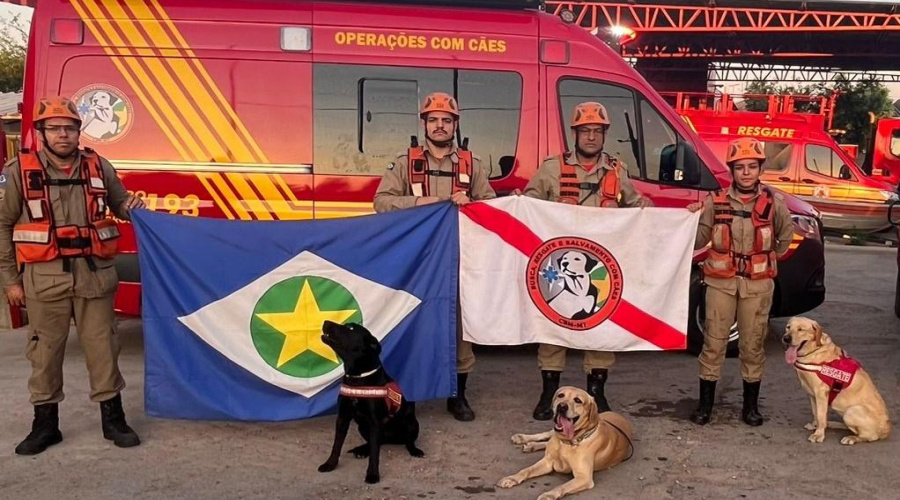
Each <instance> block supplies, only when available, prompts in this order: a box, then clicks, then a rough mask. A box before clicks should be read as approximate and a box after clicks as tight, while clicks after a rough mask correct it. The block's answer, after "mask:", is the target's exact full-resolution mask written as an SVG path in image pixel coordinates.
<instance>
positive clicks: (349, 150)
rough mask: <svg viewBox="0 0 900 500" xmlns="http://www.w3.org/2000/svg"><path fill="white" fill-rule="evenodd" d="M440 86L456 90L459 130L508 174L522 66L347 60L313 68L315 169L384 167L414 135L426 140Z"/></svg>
mask: <svg viewBox="0 0 900 500" xmlns="http://www.w3.org/2000/svg"><path fill="white" fill-rule="evenodd" d="M436 91H440V92H447V93H449V94H454V93H455V96H456V98H457V100H458V101H459V105H460V112H461V115H462V116H461V122H460V128H459V131H460V134H461V135H460V137H468V138H469V148H470V149H471V150H472V151H473V152H474V153H475V154H476V155H478V156H479V157H480V158H481V159H482V164H483V165H484V167H485V169H487V170H489V171H490V174H491V177H492V178H497V177H501V176H502V175H505V174H507V173H509V171H510V170H511V169H512V165H513V164H514V163H515V154H516V144H517V141H518V136H519V120H520V115H521V109H522V105H521V101H522V79H521V76H520V75H518V74H517V73H512V72H499V71H475V70H452V69H435V68H409V67H394V66H362V65H344V64H341V65H337V64H316V65H315V66H314V69H313V99H314V101H313V108H314V111H313V113H314V129H315V130H314V135H315V139H314V153H313V154H314V157H313V160H314V164H315V172H316V173H319V174H340V175H376V176H380V175H381V174H383V173H384V169H385V166H386V165H387V164H388V163H390V162H393V161H394V160H395V159H396V157H397V154H398V153H402V152H405V151H406V149H407V148H408V147H409V145H410V136H417V137H418V140H419V144H424V143H425V141H424V130H423V129H422V123H421V120H420V119H419V105H420V103H421V100H422V99H423V98H424V97H425V96H426V95H427V94H429V93H431V92H436ZM507 165H508V167H506V169H505V170H504V166H507Z"/></svg>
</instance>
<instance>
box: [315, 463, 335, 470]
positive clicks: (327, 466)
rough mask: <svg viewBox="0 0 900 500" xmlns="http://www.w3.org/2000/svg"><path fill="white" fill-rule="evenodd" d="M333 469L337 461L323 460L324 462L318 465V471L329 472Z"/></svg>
mask: <svg viewBox="0 0 900 500" xmlns="http://www.w3.org/2000/svg"><path fill="white" fill-rule="evenodd" d="M334 469H337V462H334V463H331V462H325V463H324V464H322V465H320V466H319V472H331V471H333V470H334Z"/></svg>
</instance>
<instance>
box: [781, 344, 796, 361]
mask: <svg viewBox="0 0 900 500" xmlns="http://www.w3.org/2000/svg"><path fill="white" fill-rule="evenodd" d="M795 361H797V346H795V345H792V346H790V347H789V348H788V350H787V351H784V362H785V363H787V364H789V365H792V364H794V362H795Z"/></svg>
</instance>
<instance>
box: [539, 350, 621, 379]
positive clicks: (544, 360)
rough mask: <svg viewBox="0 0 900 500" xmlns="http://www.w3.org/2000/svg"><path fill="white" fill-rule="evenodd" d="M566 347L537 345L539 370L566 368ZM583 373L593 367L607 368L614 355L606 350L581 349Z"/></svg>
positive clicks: (610, 365)
mask: <svg viewBox="0 0 900 500" xmlns="http://www.w3.org/2000/svg"><path fill="white" fill-rule="evenodd" d="M566 351H568V348H567V347H563V346H558V345H553V344H541V345H539V346H538V366H540V367H541V370H546V371H551V372H561V371H563V370H564V369H565V368H566ZM583 352H584V360H583V369H584V373H591V370H593V369H595V368H606V369H609V368H610V367H612V365H613V364H615V362H616V355H615V354H614V353H611V352H608V351H583Z"/></svg>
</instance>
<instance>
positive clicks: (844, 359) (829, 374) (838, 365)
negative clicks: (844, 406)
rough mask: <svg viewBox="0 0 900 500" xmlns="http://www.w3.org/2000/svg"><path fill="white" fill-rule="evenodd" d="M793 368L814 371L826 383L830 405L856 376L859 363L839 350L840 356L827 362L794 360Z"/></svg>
mask: <svg viewBox="0 0 900 500" xmlns="http://www.w3.org/2000/svg"><path fill="white" fill-rule="evenodd" d="M794 368H796V369H798V370H803V371H805V372H816V374H817V375H818V376H819V378H820V379H822V382H825V383H826V384H827V385H828V388H829V391H828V404H829V405H830V404H831V402H832V401H834V398H836V397H837V395H838V394H840V392H841V391H842V390H844V388H846V387H848V386H849V385H850V384H851V383H853V377H855V376H856V372H857V371H858V370H859V368H860V364H859V361H857V360H855V359H853V358H851V357H848V356H847V354H846V353H845V352H843V351H841V357H839V358H837V359H835V360H832V361H829V362H827V363H817V364H812V363H801V362H799V361H795V362H794Z"/></svg>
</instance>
